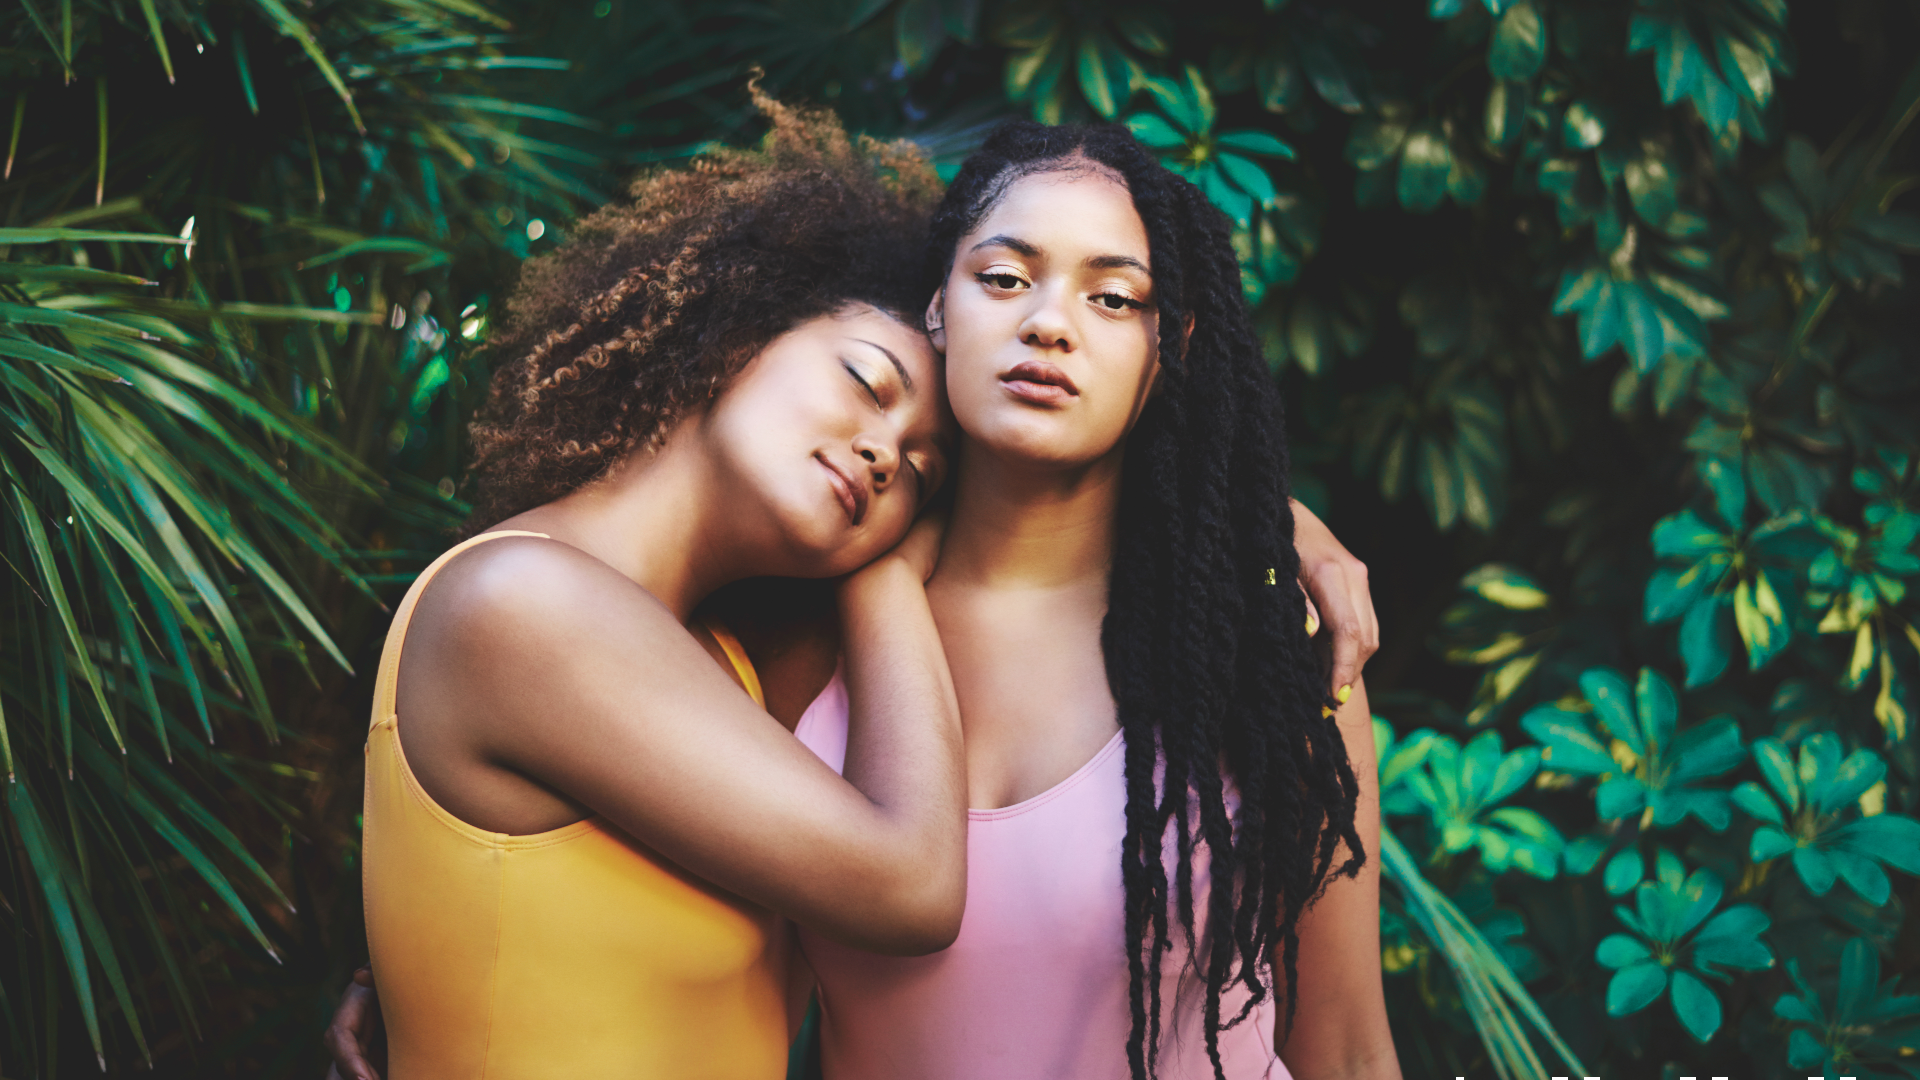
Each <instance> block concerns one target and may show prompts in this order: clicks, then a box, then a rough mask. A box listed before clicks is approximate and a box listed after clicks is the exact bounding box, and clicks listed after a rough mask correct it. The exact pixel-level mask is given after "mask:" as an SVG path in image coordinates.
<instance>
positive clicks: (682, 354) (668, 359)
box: [468, 86, 940, 530]
mask: <svg viewBox="0 0 1920 1080" xmlns="http://www.w3.org/2000/svg"><path fill="white" fill-rule="evenodd" d="M750 90H751V91H752V93H753V99H754V103H755V104H756V105H757V106H759V108H760V110H761V112H762V113H764V114H765V115H766V117H767V119H768V120H769V121H770V122H771V125H772V129H771V130H770V131H769V132H768V133H767V136H766V138H765V140H764V141H763V142H762V144H761V146H760V148H759V149H757V150H743V149H716V150H710V151H708V152H706V153H704V154H702V155H700V156H699V157H698V158H696V159H695V160H694V162H693V163H692V165H691V167H688V168H667V169H658V170H655V171H653V172H650V173H648V174H646V175H644V176H642V177H640V178H639V179H638V180H636V181H635V182H634V183H633V185H632V186H631V188H629V190H628V192H627V197H626V198H625V199H622V200H619V201H616V202H614V203H612V204H610V205H607V206H605V207H602V208H601V209H599V210H597V211H595V212H594V213H592V214H590V215H588V216H587V217H586V218H584V219H583V220H581V221H580V222H579V223H578V224H577V225H575V226H574V228H573V229H572V233H571V235H570V236H569V238H568V239H567V241H566V242H565V243H564V244H562V245H561V246H560V247H559V248H558V249H557V250H555V251H554V252H553V253H551V254H548V255H543V256H540V257H539V258H535V259H531V260H529V261H528V262H527V263H526V265H525V267H524V268H523V270H522V272H521V276H520V281H519V284H518V285H517V287H516V288H515V289H514V291H513V293H512V294H511V296H510V297H509V298H508V300H507V304H506V319H505V320H504V322H505V325H504V328H503V330H502V332H500V333H499V334H498V335H497V336H496V337H495V339H494V341H493V342H492V344H491V345H490V349H491V351H492V352H493V353H494V355H495V356H496V357H498V358H499V363H498V367H497V368H496V369H495V371H494V373H493V381H492V385H491V387H490V390H489V393H488V398H487V402H486V404H485V406H484V407H483V408H482V409H481V411H480V413H479V415H478V416H477V417H476V418H475V420H474V422H473V424H472V426H471V428H470V432H471V435H472V439H473V448H474V464H473V472H472V476H473V479H474V480H475V481H476V485H477V492H476V496H477V497H476V506H475V510H474V514H473V517H472V518H471V519H470V521H469V526H468V527H469V529H476V530H477V529H479V528H485V527H487V526H489V525H491V524H493V523H495V522H497V521H499V520H501V519H502V518H506V517H510V516H512V515H514V514H516V513H519V512H521V511H523V510H526V509H529V508H531V507H534V506H537V505H539V504H541V503H545V502H549V501H551V500H553V499H555V498H558V497H560V496H562V495H565V494H567V493H568V492H570V491H573V490H574V489H576V488H578V487H580V486H581V485H583V484H586V483H588V482H590V481H592V480H594V479H595V478H597V477H599V476H601V475H602V474H604V473H605V472H606V471H607V470H608V469H609V468H610V467H611V466H612V465H613V464H614V463H615V462H617V461H619V460H620V459H621V458H622V457H624V456H625V455H627V454H628V453H631V452H633V451H635V450H636V449H643V448H646V447H648V446H650V445H653V444H656V443H657V442H658V440H660V439H661V438H662V437H664V435H665V433H666V432H667V430H668V429H669V428H670V427H671V426H672V425H673V423H674V422H675V421H676V420H679V419H680V418H682V417H683V416H685V415H686V414H687V413H688V411H689V410H690V409H692V408H694V407H695V406H698V405H701V404H703V403H704V402H706V401H707V400H708V399H710V398H712V397H714V396H716V395H717V394H719V393H720V392H721V391H722V390H724V389H725V388H726V386H727V383H728V381H729V380H730V379H732V377H733V376H734V375H736V374H738V373H739V371H740V370H741V368H743V367H745V366H746V364H747V362H748V361H749V360H751V359H752V358H753V357H754V356H755V355H756V354H757V353H759V352H760V350H761V349H763V348H765V347H766V345H767V344H768V343H769V342H771V341H772V340H773V339H775V338H777V337H779V336H780V335H781V334H784V333H786V332H787V331H788V330H791V329H793V328H794V327H795V326H797V325H798V324H800V323H802V322H804V321H806V320H808V319H811V318H814V317H816V316H820V315H826V314H830V313H833V312H836V311H838V310H840V309H842V308H844V307H845V306H846V305H848V304H853V303H866V304H871V305H873V306H875V307H877V308H880V309H881V310H884V311H887V312H889V313H891V314H893V315H894V316H895V317H897V318H899V319H901V320H902V321H904V322H906V323H908V324H909V325H914V326H917V325H919V318H920V312H921V310H922V308H923V307H924V305H925V303H926V294H925V293H923V292H922V291H921V290H920V286H919V282H918V280H917V279H916V275H915V274H914V273H913V267H914V266H915V265H916V263H917V260H918V258H919V256H920V253H921V251H922V250H923V249H922V247H921V245H922V243H923V242H924V238H925V236H926V221H927V215H928V213H929V212H930V210H931V209H932V207H933V205H934V203H935V201H936V200H937V199H938V198H939V194H940V182H939V178H938V176H937V175H936V174H935V173H934V171H933V169H932V168H931V166H929V165H928V163H927V161H926V159H925V157H924V155H922V154H921V152H920V151H919V150H918V149H917V148H916V147H914V146H913V145H912V144H911V143H907V142H905V141H901V142H892V143H882V142H877V141H875V140H872V139H868V138H865V137H861V138H859V139H857V140H856V139H852V138H849V137H848V135H847V133H846V130H845V129H844V128H843V127H842V126H841V124H840V121H839V120H838V119H837V118H836V117H835V116H834V115H833V114H832V113H831V112H827V111H824V110H820V111H815V110H809V109H801V108H795V107H791V106H787V105H782V104H780V103H779V102H776V101H774V100H773V99H771V98H769V97H767V96H766V94H764V93H763V92H761V90H760V89H759V87H758V86H751V87H750Z"/></svg>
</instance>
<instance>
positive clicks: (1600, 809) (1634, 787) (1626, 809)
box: [1594, 776, 1647, 821]
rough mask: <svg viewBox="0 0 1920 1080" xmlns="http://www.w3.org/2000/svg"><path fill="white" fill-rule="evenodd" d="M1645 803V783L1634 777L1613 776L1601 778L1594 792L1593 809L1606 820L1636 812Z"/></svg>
mask: <svg viewBox="0 0 1920 1080" xmlns="http://www.w3.org/2000/svg"><path fill="white" fill-rule="evenodd" d="M1646 805H1647V788H1646V785H1645V784H1642V783H1641V782H1640V781H1639V780H1638V779H1636V778H1635V777H1631V776H1615V777H1612V778H1611V779H1608V780H1603V781H1601V783H1600V787H1599V788H1598V789H1597V790H1596V791H1595V792H1594V811H1595V812H1596V813H1598V814H1599V815H1600V817H1601V818H1602V819H1603V820H1606V821H1617V820H1619V819H1620V818H1623V817H1626V816H1627V815H1628V814H1637V813H1639V812H1640V811H1641V809H1642V808H1644V807H1645V806H1646Z"/></svg>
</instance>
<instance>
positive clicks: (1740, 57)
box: [1714, 34, 1773, 107]
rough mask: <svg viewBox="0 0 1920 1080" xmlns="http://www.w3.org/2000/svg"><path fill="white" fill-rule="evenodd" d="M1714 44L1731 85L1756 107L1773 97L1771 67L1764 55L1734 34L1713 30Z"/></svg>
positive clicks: (1761, 105)
mask: <svg viewBox="0 0 1920 1080" xmlns="http://www.w3.org/2000/svg"><path fill="white" fill-rule="evenodd" d="M1714 46H1715V48H1716V49H1717V50H1718V51H1719V55H1720V70H1721V71H1722V72H1725V73H1726V75H1727V78H1728V80H1729V81H1731V82H1732V83H1733V88H1734V89H1735V90H1737V91H1739V93H1740V96H1741V97H1744V98H1746V99H1747V100H1748V101H1750V102H1752V103H1753V104H1754V105H1755V106H1756V107H1764V106H1765V105H1766V104H1767V102H1768V100H1770V99H1771V98H1772V97H1773V69H1772V67H1771V66H1770V65H1769V64H1768V63H1767V60H1766V57H1764V56H1761V55H1760V53H1759V52H1757V51H1755V50H1754V49H1753V48H1752V47H1751V46H1749V45H1748V44H1747V43H1746V42H1744V41H1741V40H1740V39H1739V38H1738V37H1736V36H1735V35H1733V34H1715V35H1714Z"/></svg>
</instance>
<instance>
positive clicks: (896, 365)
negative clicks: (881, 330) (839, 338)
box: [853, 338, 913, 393]
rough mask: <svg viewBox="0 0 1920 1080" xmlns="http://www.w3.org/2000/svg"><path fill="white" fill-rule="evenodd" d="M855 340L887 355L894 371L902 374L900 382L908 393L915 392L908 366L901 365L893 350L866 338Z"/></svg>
mask: <svg viewBox="0 0 1920 1080" xmlns="http://www.w3.org/2000/svg"><path fill="white" fill-rule="evenodd" d="M853 340H855V341H857V342H859V343H860V344H862V345H871V346H873V347H874V348H876V349H879V350H880V351H881V352H883V353H885V354H886V356H887V359H888V360H890V361H892V363H893V370H895V371H897V372H899V373H900V382H901V383H902V384H904V385H905V386H906V388H907V391H908V392H909V393H911V392H912V391H913V376H911V375H909V374H907V365H905V364H903V363H901V362H900V358H899V357H897V356H895V355H893V350H892V349H889V348H887V347H886V346H885V345H882V344H880V343H879V342H877V341H868V340H867V339H866V338H854V339H853Z"/></svg>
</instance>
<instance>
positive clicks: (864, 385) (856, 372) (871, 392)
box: [841, 364, 885, 408]
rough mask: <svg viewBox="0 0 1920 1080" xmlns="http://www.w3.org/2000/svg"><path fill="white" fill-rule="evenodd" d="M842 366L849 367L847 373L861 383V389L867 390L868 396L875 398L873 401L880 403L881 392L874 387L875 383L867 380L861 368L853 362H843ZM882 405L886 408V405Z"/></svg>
mask: <svg viewBox="0 0 1920 1080" xmlns="http://www.w3.org/2000/svg"><path fill="white" fill-rule="evenodd" d="M841 366H842V367H844V368H846V369H847V374H849V375H851V376H853V381H854V382H857V383H859V384H860V389H862V390H865V391H866V392H867V396H868V397H870V398H872V399H873V403H874V404H875V405H880V392H879V391H878V390H875V389H874V388H873V384H872V383H870V382H868V381H867V377H866V376H865V375H862V374H860V369H859V368H856V367H854V366H853V365H852V364H842V365H841ZM881 407H882V408H884V407H885V406H881Z"/></svg>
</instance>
